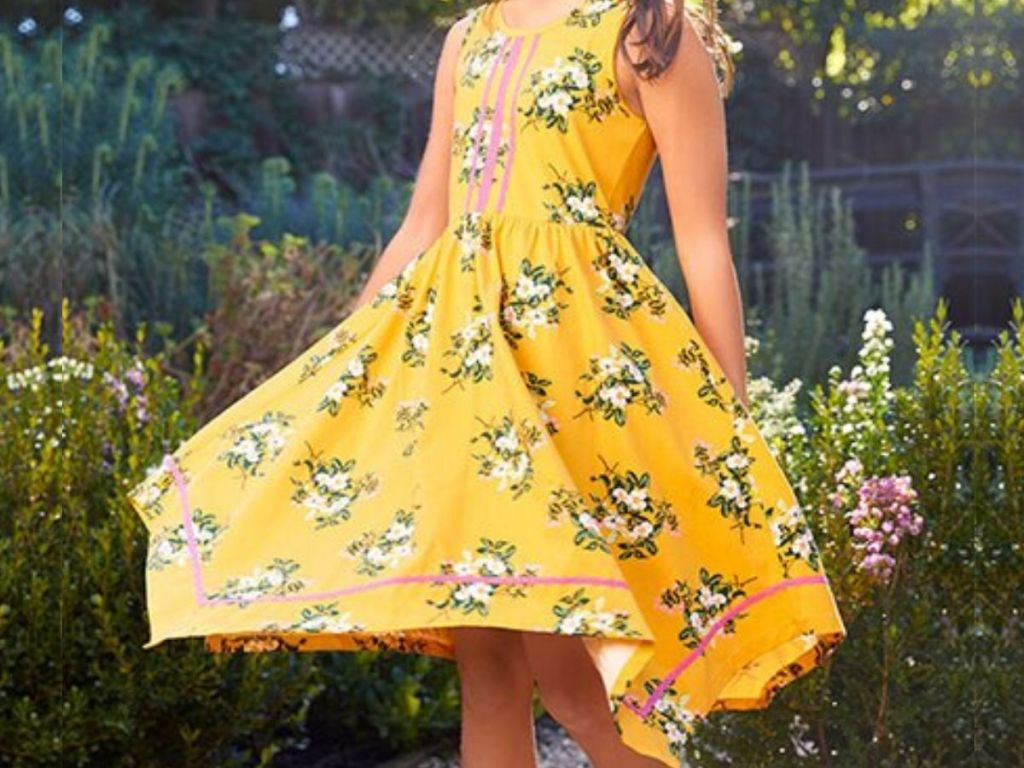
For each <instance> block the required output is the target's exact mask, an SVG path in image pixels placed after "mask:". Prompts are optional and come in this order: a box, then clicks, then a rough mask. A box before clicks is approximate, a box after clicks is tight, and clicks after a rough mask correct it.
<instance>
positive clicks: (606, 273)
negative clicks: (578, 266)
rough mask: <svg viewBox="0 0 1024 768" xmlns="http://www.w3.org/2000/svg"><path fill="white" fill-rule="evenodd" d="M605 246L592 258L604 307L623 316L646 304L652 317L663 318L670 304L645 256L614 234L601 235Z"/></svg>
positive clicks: (626, 318)
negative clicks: (625, 244) (642, 257)
mask: <svg viewBox="0 0 1024 768" xmlns="http://www.w3.org/2000/svg"><path fill="white" fill-rule="evenodd" d="M601 242H602V248H601V250H600V251H599V252H598V254H597V256H596V257H595V258H594V259H593V260H592V262H591V265H592V266H593V268H594V271H595V272H596V273H597V275H598V276H599V277H600V278H601V285H600V286H598V288H597V293H598V294H599V295H601V296H603V297H604V302H603V304H602V306H601V309H602V310H603V311H604V312H607V313H608V314H610V315H614V316H615V317H618V318H620V319H622V320H628V319H629V318H630V317H632V316H633V315H634V314H635V313H636V312H637V311H639V310H642V309H644V308H645V307H646V308H647V310H648V312H650V314H651V316H652V317H656V318H660V317H663V316H664V315H665V310H666V309H667V308H668V302H667V300H666V296H665V291H664V289H663V288H662V287H661V286H660V285H659V284H658V283H657V282H655V281H654V280H652V279H645V275H647V274H648V272H647V269H646V265H645V264H644V262H643V260H642V259H641V258H640V257H639V256H638V255H636V254H635V253H633V252H632V251H630V250H628V249H627V248H625V247H624V246H622V245H620V244H619V243H617V242H616V240H615V238H614V237H612V236H611V235H607V234H603V235H602V236H601Z"/></svg>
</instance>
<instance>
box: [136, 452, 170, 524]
mask: <svg viewBox="0 0 1024 768" xmlns="http://www.w3.org/2000/svg"><path fill="white" fill-rule="evenodd" d="M172 487H174V478H173V477H172V476H171V473H170V472H168V471H167V470H166V469H165V468H164V466H163V465H162V464H158V465H156V466H154V467H149V468H148V469H147V470H146V476H145V478H143V480H142V481H141V482H140V483H139V484H138V487H137V488H135V489H134V492H133V493H132V495H131V498H132V500H133V501H134V502H135V503H136V504H138V505H139V507H140V508H141V512H142V515H143V516H144V517H145V519H146V520H151V521H152V520H156V519H157V518H158V517H160V516H161V515H162V514H163V513H164V497H165V496H167V494H168V492H170V490H171V488H172Z"/></svg>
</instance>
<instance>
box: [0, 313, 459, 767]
mask: <svg viewBox="0 0 1024 768" xmlns="http://www.w3.org/2000/svg"><path fill="white" fill-rule="evenodd" d="M62 306H63V315H62V318H61V323H60V327H61V330H62V339H63V347H62V348H61V349H60V354H59V355H58V354H56V353H55V352H53V351H51V350H50V349H49V348H48V347H47V346H46V344H45V343H44V342H43V340H42V332H41V329H42V325H43V317H42V313H41V312H39V311H36V312H34V313H33V315H32V319H31V323H30V324H25V323H22V322H20V321H17V322H7V323H5V324H4V325H3V326H2V327H0V336H2V338H5V339H7V343H4V344H0V432H2V434H3V435H4V440H3V441H2V443H0V508H2V509H4V510H6V511H7V514H5V515H4V516H3V517H2V518H0V558H2V559H3V562H4V568H3V569H0V647H2V649H3V653H2V654H0V702H2V708H3V711H4V713H5V717H4V718H3V722H2V723H0V765H3V766H12V767H17V768H22V767H24V768H28V766H49V765H58V764H59V765H81V766H85V765H124V766H127V765H133V766H153V767H154V768H155V767H156V766H161V768H164V767H166V766H196V767H197V768H198V767H199V766H208V765H217V766H242V765H245V766H252V765H270V764H271V761H272V760H275V759H280V760H281V762H280V763H275V764H280V765H288V764H290V763H289V762H288V760H289V759H291V756H297V755H302V754H309V753H312V752H315V751H317V750H320V751H323V750H331V751H333V752H336V751H337V750H339V749H340V750H342V751H346V750H347V752H348V753H349V754H350V757H351V760H352V762H351V763H349V764H350V765H364V764H366V763H365V761H364V759H366V758H368V757H369V756H373V757H375V758H377V757H386V756H389V755H392V754H394V752H395V750H397V749H404V748H409V747H414V746H417V745H422V744H424V743H431V741H432V740H433V739H434V738H435V737H436V736H437V734H438V733H440V732H443V731H446V730H450V729H451V727H452V725H453V723H454V722H455V721H454V718H455V716H456V714H457V712H458V701H457V697H456V692H457V689H456V688H455V683H454V681H455V677H454V668H453V665H451V664H448V663H445V662H441V661H439V660H436V659H427V658H420V657H404V658H403V657H400V656H398V655H396V654H390V655H388V654H379V653H372V652H369V651H360V652H352V653H348V654H310V655H302V654H235V655H231V654H211V653H209V652H208V651H206V650H205V648H204V646H203V644H202V642H201V641H200V640H198V639H189V640H185V639H177V640H174V641H169V642H166V643H163V644H161V645H160V646H158V647H156V648H153V649H143V648H142V645H143V644H144V642H146V640H147V634H146V632H147V625H146V618H145V585H144V579H143V573H144V567H145V560H146V557H147V540H146V531H145V528H144V526H143V525H142V522H141V521H140V520H139V518H138V516H137V514H136V513H135V512H134V510H132V508H131V507H130V506H129V505H128V503H127V501H126V500H125V499H124V497H123V493H124V492H125V491H126V490H127V489H129V488H130V487H132V486H133V485H134V484H135V483H137V482H138V481H139V480H140V479H141V477H142V475H143V474H144V472H145V471H147V470H148V469H149V468H150V467H151V466H153V465H155V464H156V462H157V461H158V460H159V459H160V457H161V456H162V455H163V453H165V452H167V451H169V450H173V448H174V447H175V446H177V445H178V444H179V443H180V442H181V441H182V440H183V439H184V438H186V437H187V436H188V435H189V434H191V433H192V432H193V431H194V430H195V429H196V427H197V425H198V424H199V420H198V419H197V417H196V415H195V414H196V413H197V412H198V411H199V410H200V409H199V402H200V400H202V399H203V398H204V397H205V396H206V395H207V394H208V390H206V389H204V386H203V384H204V380H205V378H206V373H207V369H206V365H207V360H208V355H209V352H208V350H207V348H206V346H205V345H204V344H202V343H200V344H198V345H196V346H195V351H194V354H193V356H192V363H193V365H192V370H191V372H190V373H188V374H182V373H177V374H175V373H174V371H175V370H176V369H177V368H179V367H180V366H181V361H180V358H181V350H180V349H178V348H176V347H174V346H172V345H170V343H169V342H168V339H167V333H168V329H167V328H166V327H164V328H159V329H158V336H159V339H160V340H161V343H162V346H161V349H160V350H159V351H158V352H156V353H153V354H148V353H147V352H146V348H147V347H150V346H152V344H151V343H150V342H151V340H149V339H147V331H146V329H145V328H143V327H140V329H139V331H138V333H137V334H136V336H135V338H134V339H133V340H132V341H131V342H125V341H121V340H119V339H118V338H117V336H116V334H115V333H114V329H113V326H112V324H111V323H110V322H109V321H102V322H100V321H98V320H97V319H96V315H97V312H96V311H95V310H89V311H86V312H83V313H80V314H78V315H72V314H71V311H70V303H68V302H65V303H64V304H63V305H62ZM58 630H59V631H58ZM311 739H312V744H311V743H310V740H311ZM356 742H358V747H357V748H353V746H352V745H353V743H356Z"/></svg>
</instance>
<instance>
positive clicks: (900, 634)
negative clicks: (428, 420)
mask: <svg viewBox="0 0 1024 768" xmlns="http://www.w3.org/2000/svg"><path fill="white" fill-rule="evenodd" d="M472 5H473V3H472V2H470V1H469V0H387V2H385V3H380V2H372V1H371V0H345V2H326V1H324V0H307V1H306V2H291V3H288V2H275V1H274V0H252V1H251V2H242V1H241V0H236V1H234V2H232V1H230V0H143V1H138V0H137V1H135V2H127V1H125V2H113V1H110V2H88V3H85V2H83V3H74V4H70V3H62V2H57V0H36V1H34V2H32V1H25V0H4V2H3V3H2V6H0V373H2V374H3V376H4V377H5V381H6V387H2V386H0V406H2V410H0V429H2V431H0V435H2V444H0V556H2V557H0V562H3V564H4V567H3V569H2V570H0V590H2V591H0V645H2V646H3V655H2V660H0V712H2V713H3V715H4V716H3V717H2V718H0V766H5V765H11V766H29V765H51V764H52V765H58V764H60V765H124V766H186V765H187V766H193V765H195V766H236V765H237V766H243V765H244V766H248V765H261V766H262V765H273V766H278V767H282V766H307V765H308V766H314V765H315V766H324V767H326V766H376V765H383V764H390V765H395V766H397V765H410V766H412V765H421V764H422V765H428V764H432V763H428V762H424V761H428V760H435V761H443V760H450V759H451V754H452V751H453V749H454V746H453V745H454V744H455V740H456V738H457V731H458V718H457V714H458V697H457V686H456V684H455V681H454V678H453V671H452V669H451V667H450V665H448V664H446V663H445V662H442V661H439V660H435V659H430V658H425V657H419V658H414V657H401V656H397V655H385V654H371V653H368V652H361V653H359V654H348V655H339V654H330V655H327V654H323V655H318V657H317V658H311V657H302V658H298V657H284V656H276V657H274V656H272V655H266V656H263V657H260V656H259V655H255V656H249V657H242V656H239V657H230V658H228V657H214V656H211V655H210V654H208V653H206V652H205V651H204V650H203V649H202V643H201V641H200V640H195V641H191V640H190V641H187V642H185V641H181V642H178V641H176V642H175V643H173V644H170V645H165V646H164V647H161V648H160V649H158V650H154V651H150V652H142V651H141V649H140V646H141V644H142V643H143V642H144V641H145V639H146V638H145V636H144V635H145V631H146V627H145V625H144V621H143V619H144V616H143V605H144V604H143V568H144V567H145V562H146V558H147V556H148V554H147V551H146V541H145V534H144V531H143V528H142V525H141V523H140V522H139V521H138V520H136V519H135V517H134V516H133V513H132V512H131V511H130V510H129V508H128V506H127V504H126V503H125V502H124V500H123V498H122V497H121V495H120V494H122V493H123V491H124V490H125V489H126V488H127V487H129V486H130V485H132V484H134V483H135V482H137V481H138V480H139V479H140V478H141V477H142V476H143V474H144V473H145V472H146V471H147V469H149V468H151V466H152V465H153V464H155V463H156V461H158V459H159V457H160V456H161V455H162V452H163V451H165V450H168V449H169V448H173V447H174V446H175V445H176V444H177V442H178V441H180V440H181V439H182V438H183V436H185V435H187V434H189V433H190V431H191V430H193V429H194V428H195V427H196V426H197V425H199V424H201V423H202V422H203V421H204V420H206V419H208V418H209V417H211V416H212V415H213V414H215V413H217V412H218V411H219V410H221V409H222V408H224V407H226V406H227V405H228V404H230V403H231V402H232V401H233V400H235V399H237V398H238V397H240V396H241V395H243V394H244V393H245V392H247V391H249V390H250V389H251V388H252V387H254V386H256V385H257V384H259V383H260V382H261V381H262V380H264V379H265V378H266V377H267V376H269V375H270V374H271V373H273V372H274V371H275V370H277V369H278V368H279V367H280V366H282V365H283V364H284V363H285V362H287V361H288V360H290V359H292V358H293V357H294V356H295V355H297V354H298V353H299V352H300V351H302V350H303V349H305V348H306V347H307V346H308V345H309V344H310V343H312V341H313V340H314V339H316V338H318V337H319V336H320V335H321V334H323V333H325V332H327V331H328V330H329V329H330V328H331V327H332V326H333V325H335V324H336V323H338V322H339V321H340V320H341V319H343V318H344V316H345V313H346V312H347V311H348V308H349V307H350V304H351V302H352V300H353V299H354V298H355V296H356V294H357V293H358V291H359V289H360V287H361V285H362V282H363V280H364V279H365V277H366V275H367V273H368V271H369V269H370V268H372V266H373V263H374V259H375V258H376V256H377V254H379V252H380V250H381V249H382V248H383V246H384V245H385V244H386V243H387V241H388V239H389V237H390V236H391V234H392V233H393V232H394V231H395V229H396V228H397V226H398V224H399V222H400V220H401V218H402V216H403V215H404V212H405V206H406V205H407V202H408V198H409V194H410V191H411V183H412V180H413V178H414V175H415V172H416V168H417V165H418V162H419V158H420V153H421V152H422V149H423V146H424V142H425V139H426V130H427V125H428V122H429V117H430V108H431V104H430V98H431V88H432V81H433V74H434V65H435V62H436V59H437V56H438V53H439V51H440V46H441V42H442V40H443V37H444V34H445V30H446V28H447V26H448V25H449V24H451V22H452V21H453V20H454V19H455V18H456V17H457V16H458V15H460V14H461V13H463V12H464V11H465V10H467V9H468V8H469V7H471V6H472ZM722 21H723V25H724V26H725V28H726V30H727V31H728V32H729V33H730V34H731V35H732V37H733V38H734V40H735V50H736V58H737V71H738V76H737V83H736V89H735V92H734V94H733V95H732V96H731V97H730V99H729V100H728V102H727V109H728V120H729V141H730V165H731V183H730V213H731V222H732V226H731V230H730V232H731V237H732V245H733V252H734V256H735V260H736V265H737V271H738V274H739V277H740V283H741V288H742V290H743V294H744V302H745V307H746V320H747V324H748V352H749V369H750V375H751V394H752V398H753V400H754V405H755V414H756V415H757V416H758V420H759V423H760V424H761V425H762V427H763V431H764V432H765V434H766V435H768V436H769V437H770V438H771V440H772V444H773V446H774V447H775V448H776V449H777V451H778V455H779V456H780V461H783V462H784V463H785V466H786V469H787V471H788V473H789V474H790V475H791V476H792V477H793V478H794V479H795V483H796V485H798V490H799V493H800V495H801V500H802V501H803V502H804V504H805V506H806V508H807V509H808V510H813V511H814V512H815V513H816V514H815V515H814V518H813V522H814V526H815V530H816V535H817V537H818V541H819V544H820V545H821V546H822V548H823V550H825V551H826V554H827V558H826V568H827V569H828V570H829V572H830V573H833V572H834V573H835V574H836V578H835V579H834V581H835V582H836V584H837V588H838V589H839V590H840V595H841V600H842V603H843V605H842V607H843V610H844V617H845V618H846V620H847V623H848V625H849V627H850V629H851V631H852V637H853V639H852V640H850V641H849V642H848V644H847V646H846V647H845V648H843V649H842V651H841V652H840V653H839V654H838V657H837V659H836V660H835V661H834V662H833V663H832V664H831V665H830V666H829V667H828V668H826V669H822V670H816V671H815V672H814V673H812V674H811V675H808V676H807V677H806V678H805V679H802V680H801V681H799V682H797V683H794V684H792V685H790V686H788V687H787V688H786V689H785V690H784V691H783V692H782V693H780V695H779V698H778V700H777V701H778V704H777V705H773V708H772V709H771V710H768V711H765V712H759V713H756V714H753V713H739V714H732V713H728V714H723V715H722V716H721V717H716V718H715V719H713V720H711V722H710V724H708V725H707V726H706V727H703V728H702V729H701V731H700V732H699V734H697V735H695V737H694V738H693V740H692V741H691V745H690V747H689V748H688V749H689V751H688V753H687V754H686V755H685V756H683V755H681V756H680V760H681V765H682V764H686V765H695V766H696V765H701V766H718V765H723V766H724V765H744V766H789V765H796V764H800V765H807V764H812V765H827V766H842V767H845V766H868V765H871V766H874V767H875V768H877V767H878V766H946V765H950V766H960V765H977V766H989V765H1007V766H1010V765H1024V747H1022V745H1021V742H1020V739H1019V732H1020V729H1021V728H1022V727H1024V718H1022V716H1021V715H1022V710H1024V707H1022V698H1024V697H1022V694H1021V690H1024V687H1022V686H1021V685H1020V682H1021V680H1020V676H1019V671H1020V669H1021V661H1022V660H1021V652H1020V615H1019V595H1020V594H1021V593H1022V592H1021V573H1022V571H1024V569H1022V568H1021V567H1020V566H1021V560H1020V557H1021V543H1022V541H1024V509H1022V507H1024V501H1022V499H1024V477H1022V475H1024V469H1022V468H1024V373H1022V371H1024V337H1022V324H1024V309H1022V308H1021V305H1020V297H1021V296H1022V294H1024V93H1022V88H1021V85H1022V83H1021V71H1020V68H1021V61H1020V58H1021V56H1022V55H1024V3H1022V2H1021V0H763V2H758V3H754V2H749V1H748V0H730V1H729V2H726V3H724V4H723V5H722ZM628 235H629V237H630V239H631V240H632V241H633V242H634V243H635V244H636V245H637V246H638V248H639V249H640V250H641V252H643V253H644V254H645V255H646V256H648V257H649V259H650V261H651V264H652V266H653V267H654V268H655V269H656V271H657V272H658V274H659V276H660V277H661V278H662V279H663V280H664V282H665V283H666V284H667V285H668V286H669V287H670V288H671V289H672V290H673V292H674V293H675V295H676V298H677V299H678V300H679V301H680V302H682V303H683V304H684V305H686V304H687V297H686V290H685V286H684V285H683V281H682V278H681V275H680V272H679V268H678V264H677V261H676V255H675V250H674V247H673V244H672V240H671V230H670V222H669V220H668V216H667V209H666V206H665V201H664V194H663V188H662V184H661V178H660V171H659V169H657V168H656V169H655V172H654V173H653V175H652V178H651V180H650V182H649V184H648V187H647V190H646V192H645V194H644V197H643V199H642V200H641V204H640V207H639V210H638V212H637V214H636V216H635V218H634V220H633V223H632V225H631V228H630V231H629V233H628ZM851 461H852V462H854V464H852V465H851V464H850V463H849V462H851ZM842 467H847V469H848V470H849V468H850V467H853V468H854V469H856V472H853V474H852V475H851V474H850V472H849V471H848V472H847V473H846V475H843V476H842V477H846V478H847V479H846V480H842V479H839V478H837V473H838V472H839V469H840V468H842ZM851 471H852V470H851ZM858 473H859V474H858ZM849 477H856V478H858V479H857V481H856V483H855V484H854V485H849V483H850V482H853V481H850V480H849ZM886 477H907V478H911V479H912V485H913V488H914V489H915V490H914V493H913V497H912V498H889V497H885V498H883V499H882V500H879V498H878V497H877V493H880V491H878V488H877V486H876V485H873V484H874V483H877V482H878V481H879V479H880V478H886ZM844 483H845V484H844ZM872 494H875V495H872ZM883 495H884V494H883ZM865 499H867V501H865ZM908 505H909V506H912V507H913V508H914V509H916V510H917V511H919V512H920V514H922V515H923V517H924V519H925V521H926V524H925V526H924V530H923V532H913V531H909V530H908V531H904V532H903V534H902V535H895V534H894V533H893V530H894V525H895V526H896V528H898V527H899V526H898V524H897V523H895V522H894V521H895V520H896V519H897V518H899V519H902V517H900V514H899V510H900V509H901V507H906V506H908ZM865 508H870V509H871V510H873V511H871V512H870V515H868V517H869V519H870V520H873V521H874V522H869V523H865V522H864V514H866V513H864V509H865ZM858 510H860V512H859V513H858ZM886 510H889V511H888V512H886ZM886 515H890V516H891V519H890V518H889V517H886ZM851 521H859V522H851ZM868 528H873V529H874V530H876V531H884V532H885V534H886V537H885V538H886V540H887V541H888V543H887V544H885V545H884V546H885V548H886V552H887V557H891V559H892V568H891V569H890V570H887V571H885V572H884V573H883V572H876V571H874V570H872V568H871V567H869V566H867V565H866V564H865V562H866V560H865V552H866V551H867V549H868V548H869V545H868V543H867V541H866V540H865V537H866V536H868V534H866V533H865V531H866V530H867V529H868ZM868 538H870V537H868ZM876 546H881V545H877V543H876ZM1014 595H1017V598H1016V600H1015V599H1014V597H1013V596H1014ZM538 714H539V715H540V714H542V710H541V709H540V708H539V705H538ZM545 727H547V726H545ZM545 733H550V734H551V739H552V742H551V743H552V744H556V743H560V742H559V738H560V737H559V736H558V735H557V731H556V729H550V728H549V729H548V730H547V731H545ZM1015 734H1018V735H1015ZM563 747H564V745H562V746H556V747H552V748H551V749H552V750H553V751H550V755H553V756H552V757H550V758H548V757H545V760H547V761H548V762H546V763H544V764H545V765H551V766H554V765H559V766H560V765H585V764H586V763H585V762H582V758H581V757H580V756H579V755H578V753H574V752H572V750H571V749H567V748H566V749H563ZM556 753H557V755H558V756H555V755H556ZM545 754H546V755H547V754H549V753H545ZM387 761H392V762H390V763H388V762H387ZM437 764H438V765H439V764H441V763H440V762H438V763H437Z"/></svg>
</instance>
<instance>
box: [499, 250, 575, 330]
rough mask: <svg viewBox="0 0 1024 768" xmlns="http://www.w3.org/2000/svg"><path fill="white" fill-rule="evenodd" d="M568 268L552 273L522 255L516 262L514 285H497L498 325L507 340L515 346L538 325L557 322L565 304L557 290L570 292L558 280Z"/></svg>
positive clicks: (544, 325) (550, 324)
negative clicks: (499, 286) (499, 307)
mask: <svg viewBox="0 0 1024 768" xmlns="http://www.w3.org/2000/svg"><path fill="white" fill-rule="evenodd" d="M568 271H569V268H568V267H566V268H565V269H563V270H561V271H560V272H555V271H554V270H551V269H549V268H548V267H546V266H545V265H544V264H536V265H535V264H533V263H532V262H531V261H530V260H529V259H528V258H524V259H523V260H522V262H520V265H519V274H518V276H517V277H516V281H515V285H514V286H511V287H510V286H509V285H508V283H507V282H506V281H504V280H503V281H502V284H501V298H500V302H501V327H502V330H503V332H504V334H505V338H506V339H507V340H508V343H509V344H510V345H511V346H512V347H513V348H515V347H517V346H518V343H519V342H520V341H521V340H522V339H523V338H524V337H529V338H531V339H534V338H536V337H537V329H538V328H546V327H552V326H555V325H558V321H559V316H560V315H561V312H562V310H564V309H568V307H569V305H568V304H567V303H566V302H564V301H562V300H561V299H560V297H559V292H562V293H572V288H570V287H569V285H568V284H567V283H566V282H565V280H563V279H562V275H564V274H565V273H566V272H568Z"/></svg>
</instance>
